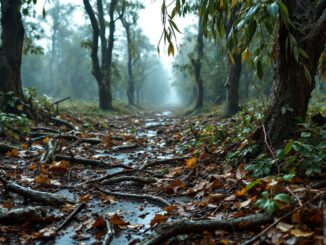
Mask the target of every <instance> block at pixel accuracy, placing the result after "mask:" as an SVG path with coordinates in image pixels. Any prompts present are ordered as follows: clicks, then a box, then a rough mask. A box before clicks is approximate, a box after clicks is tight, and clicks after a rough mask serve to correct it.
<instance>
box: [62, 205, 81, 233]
mask: <svg viewBox="0 0 326 245" xmlns="http://www.w3.org/2000/svg"><path fill="white" fill-rule="evenodd" d="M85 207H86V204H85V203H84V202H82V203H81V204H79V205H78V206H77V207H76V208H75V210H74V211H72V212H71V213H70V214H69V215H68V217H67V218H66V219H65V220H64V221H63V222H62V223H61V224H60V225H59V226H58V228H57V231H60V230H62V229H63V228H64V227H65V226H66V225H68V224H69V223H70V222H71V221H72V220H73V218H74V217H75V216H76V215H77V214H78V213H80V211H82V210H83V209H84V208H85Z"/></svg>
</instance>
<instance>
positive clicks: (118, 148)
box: [110, 144, 138, 152]
mask: <svg viewBox="0 0 326 245" xmlns="http://www.w3.org/2000/svg"><path fill="white" fill-rule="evenodd" d="M137 147H138V145H137V144H129V145H118V146H114V147H112V149H111V150H110V151H111V152H116V151H125V150H131V149H135V148H137Z"/></svg>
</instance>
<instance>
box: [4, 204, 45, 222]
mask: <svg viewBox="0 0 326 245" xmlns="http://www.w3.org/2000/svg"><path fill="white" fill-rule="evenodd" d="M44 217H45V212H44V210H43V209H42V207H39V206H36V207H25V208H15V209H6V208H0V224H2V225H15V224H21V223H25V222H32V223H34V222H35V223H37V222H40V221H43V220H44Z"/></svg>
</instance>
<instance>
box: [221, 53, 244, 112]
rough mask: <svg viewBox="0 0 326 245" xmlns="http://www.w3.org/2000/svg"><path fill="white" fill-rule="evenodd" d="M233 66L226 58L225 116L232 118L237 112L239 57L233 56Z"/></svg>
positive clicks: (240, 64) (240, 68) (240, 67)
mask: <svg viewBox="0 0 326 245" xmlns="http://www.w3.org/2000/svg"><path fill="white" fill-rule="evenodd" d="M233 60H234V64H233V63H232V61H231V59H230V58H228V79H227V82H226V84H225V87H226V109H225V114H226V116H232V115H234V114H235V113H237V112H238V111H239V108H240V107H239V84H240V76H241V70H242V63H241V56H240V55H239V54H236V53H235V54H233Z"/></svg>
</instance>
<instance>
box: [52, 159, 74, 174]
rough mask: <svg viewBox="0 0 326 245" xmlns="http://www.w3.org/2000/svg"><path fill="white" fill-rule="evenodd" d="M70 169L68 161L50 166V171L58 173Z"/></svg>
mask: <svg viewBox="0 0 326 245" xmlns="http://www.w3.org/2000/svg"><path fill="white" fill-rule="evenodd" d="M68 168H69V162H68V161H64V160H63V161H59V162H55V161H54V162H53V163H52V164H51V165H50V170H52V171H57V172H67V171H68Z"/></svg>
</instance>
